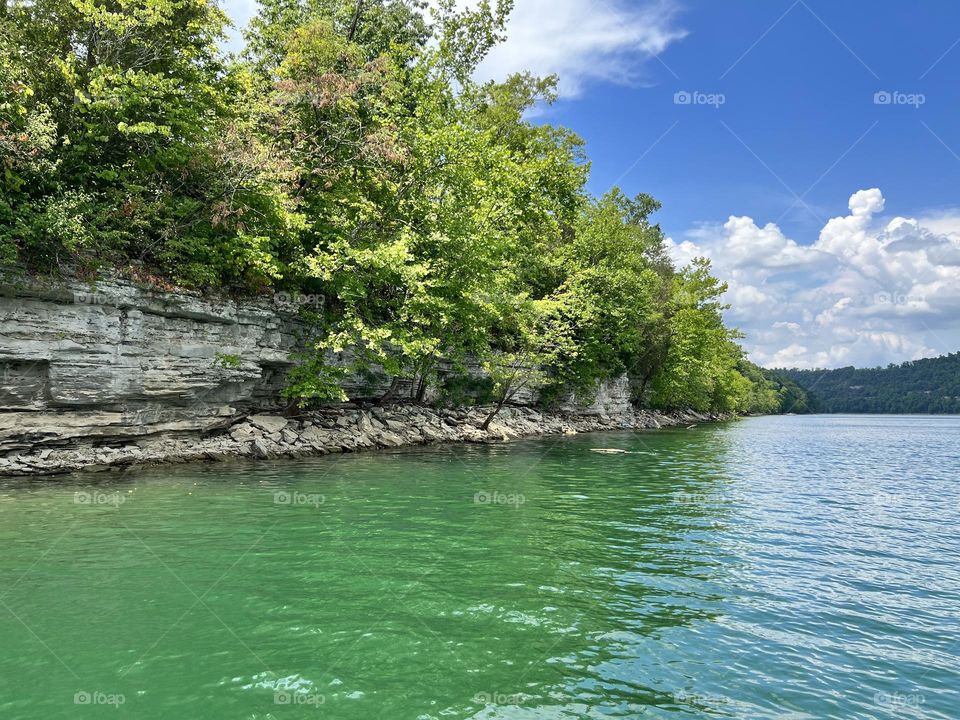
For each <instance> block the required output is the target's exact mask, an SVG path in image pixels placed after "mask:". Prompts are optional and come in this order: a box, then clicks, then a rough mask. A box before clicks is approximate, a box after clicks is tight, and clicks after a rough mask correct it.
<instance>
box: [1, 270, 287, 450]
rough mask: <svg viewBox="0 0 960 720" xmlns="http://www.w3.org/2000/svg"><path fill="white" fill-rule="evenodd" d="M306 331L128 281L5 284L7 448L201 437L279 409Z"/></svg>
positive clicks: (272, 314) (268, 312) (275, 313)
mask: <svg viewBox="0 0 960 720" xmlns="http://www.w3.org/2000/svg"><path fill="white" fill-rule="evenodd" d="M300 331H301V325H300V323H299V322H298V319H297V316H296V315H295V314H293V313H291V312H288V311H284V310H282V309H280V308H277V307H272V306H271V305H270V304H269V303H264V304H262V305H257V304H238V303H234V302H227V301H213V300H208V299H206V298H203V297H200V296H199V295H194V294H190V293H186V292H160V291H155V290H146V289H141V288H138V287H136V286H135V285H133V284H131V283H129V282H125V281H120V280H110V279H106V280H99V281H97V283H96V284H95V285H88V284H85V283H83V282H80V281H76V280H73V281H58V282H57V283H55V284H46V283H43V282H38V281H33V280H30V281H25V280H22V279H15V280H11V279H9V278H7V279H5V280H3V281H0V411H3V412H2V413H0V451H3V450H10V449H16V448H21V447H24V446H29V445H35V444H37V443H41V444H48V445H63V444H69V443H71V442H73V441H75V440H78V439H81V438H97V439H99V440H101V441H109V440H113V439H116V440H128V439H131V438H136V437H138V436H149V435H156V434H158V433H164V434H176V433H197V432H203V431H205V430H207V429H208V428H210V427H212V426H215V425H217V424H219V423H222V422H223V421H224V420H226V419H228V418H229V417H230V416H232V415H235V414H238V413H239V412H241V411H242V410H245V409H247V408H258V407H265V408H269V407H272V406H275V405H276V403H277V393H278V391H279V389H280V388H281V387H282V386H283V382H284V378H285V375H286V372H287V369H288V368H289V367H290V365H291V363H292V361H291V359H290V353H291V352H292V351H293V349H294V348H295V346H296V343H297V338H298V334H300Z"/></svg>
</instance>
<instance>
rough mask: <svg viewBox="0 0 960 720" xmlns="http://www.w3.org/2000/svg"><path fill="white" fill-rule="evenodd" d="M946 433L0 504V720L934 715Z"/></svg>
mask: <svg viewBox="0 0 960 720" xmlns="http://www.w3.org/2000/svg"><path fill="white" fill-rule="evenodd" d="M958 439H960V418H955V417H949V418H948V417H932V418H931V417H876V416H874V417H867V416H829V417H827V416H814V417H779V418H752V419H747V420H743V421H738V422H733V423H727V424H721V425H701V426H699V427H696V428H694V429H692V430H686V429H681V430H664V431H655V432H643V433H604V434H596V435H581V436H576V437H564V438H547V439H538V440H530V441H522V442H516V443H511V444H505V445H496V446H480V447H477V446H461V445H457V446H444V447H431V448H420V449H415V450H406V451H397V452H390V453H371V454H363V455H352V456H331V457H324V458H317V459H313V460H305V461H278V462H276V463H258V464H250V463H237V464H229V465H224V464H213V465H206V466H190V467H187V466H179V467H178V466H174V467H169V468H162V469H158V470H153V471H149V472H139V473H133V474H129V475H125V476H119V477H118V476H110V477H109V478H107V479H105V480H101V481H100V482H99V483H98V484H91V482H92V479H93V478H94V476H90V477H89V478H87V477H83V476H77V477H73V478H66V479H60V480H57V481H55V482H43V483H38V482H30V483H23V482H19V483H15V484H7V485H3V486H0V718H3V719H4V720H7V719H9V718H44V719H46V720H49V719H56V718H78V717H79V718H83V717H95V716H96V717H109V718H122V717H130V718H138V719H139V718H144V719H147V720H149V719H152V718H205V719H210V720H216V719H219V718H232V719H233V718H251V719H253V718H257V719H260V718H303V717H323V718H337V719H339V718H343V719H345V720H352V719H354V718H356V719H357V720H360V719H362V720H368V719H373V718H384V719H386V720H405V719H408V718H409V719H411V720H426V719H428V718H436V719H438V720H440V719H444V720H446V719H457V718H477V719H479V718H484V719H495V718H496V719H503V718H510V719H516V720H526V719H528V718H529V719H533V718H536V719H543V718H550V719H553V718H558V719H559V718H609V717H620V718H638V717H643V718H648V717H649V718H703V717H733V718H811V719H813V718H900V717H914V718H951V719H953V718H958V717H960V533H958V530H960V485H958V482H960V480H958V478H960V448H958ZM595 447H616V448H622V449H627V450H631V451H634V453H633V454H625V455H612V454H598V453H594V452H591V448H595ZM97 479H98V480H99V479H100V478H99V476H97Z"/></svg>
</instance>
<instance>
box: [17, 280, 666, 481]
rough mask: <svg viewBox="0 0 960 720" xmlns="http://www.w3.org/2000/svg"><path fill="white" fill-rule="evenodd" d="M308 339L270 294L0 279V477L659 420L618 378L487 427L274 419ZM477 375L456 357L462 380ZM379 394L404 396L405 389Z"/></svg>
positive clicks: (370, 387)
mask: <svg viewBox="0 0 960 720" xmlns="http://www.w3.org/2000/svg"><path fill="white" fill-rule="evenodd" d="M308 337H309V328H308V326H307V325H305V324H304V323H303V322H301V320H300V318H299V316H298V314H297V312H296V308H293V307H291V306H290V305H289V303H284V302H275V301H274V299H273V298H267V299H265V300H264V301H262V302H259V303H257V302H245V303H238V302H235V301H232V300H229V299H223V298H213V297H205V296H201V295H200V294H197V293H190V292H185V291H176V292H167V291H162V290H157V289H150V288H145V287H140V286H138V285H135V284H133V283H131V282H129V281H126V280H121V279H118V278H105V279H99V280H97V281H96V282H95V283H92V284H91V283H87V282H84V281H80V280H57V281H55V282H54V281H42V280H37V279H35V278H27V277H25V276H18V275H11V274H7V275H2V274H0V475H3V474H12V473H22V472H28V471H30V472H32V471H34V470H36V471H37V472H62V471H65V470H66V469H70V468H77V467H86V466H88V465H90V466H98V467H104V468H110V467H116V466H117V465H119V464H130V463H139V462H154V461H160V460H190V459H211V458H216V457H221V456H223V457H226V456H235V455H247V456H251V455H253V456H258V457H275V456H278V455H282V454H285V453H286V454H289V453H291V452H295V453H306V452H312V453H316V454H324V453H331V452H341V451H350V450H355V449H364V448H373V447H399V446H401V445H410V444H417V443H427V442H448V441H455V440H460V441H463V440H467V441H476V442H488V441H490V440H491V439H508V438H513V437H518V436H523V435H532V434H544V433H562V432H565V431H566V430H567V429H571V427H572V426H569V424H568V423H567V422H566V421H565V420H564V419H563V418H562V417H561V416H571V417H580V418H591V421H590V423H588V424H587V425H582V424H581V425H578V426H577V429H583V428H586V427H589V428H593V429H596V428H602V427H607V426H611V425H610V422H612V423H613V425H612V426H630V427H636V426H638V423H641V422H642V423H647V424H650V425H654V424H657V423H659V422H660V420H658V419H656V418H655V417H654V416H650V415H644V416H643V418H642V419H641V418H640V417H639V416H635V415H634V413H633V410H632V408H631V407H630V404H629V394H630V388H629V385H628V383H627V381H626V378H623V379H620V380H617V381H615V382H612V383H606V384H604V385H601V386H600V387H599V388H598V389H597V392H596V395H595V397H592V398H589V399H587V400H584V401H581V400H580V399H578V398H574V397H571V398H569V399H568V400H567V401H566V402H565V403H563V404H562V405H561V406H560V407H559V408H557V409H556V410H557V411H558V412H556V413H553V414H547V413H541V412H540V411H537V410H533V409H530V408H527V407H514V408H511V407H507V408H504V409H503V411H502V413H501V415H500V416H499V417H498V421H497V423H495V424H493V425H492V427H491V432H483V431H480V430H478V429H477V428H478V426H479V425H480V424H481V423H482V420H483V418H484V416H485V413H486V411H485V410H482V409H480V408H472V409H468V408H459V409H453V410H442V411H436V410H434V409H431V408H427V407H420V408H412V407H410V406H406V405H398V406H395V407H390V408H387V407H385V408H372V409H370V410H358V409H356V408H355V406H338V407H331V408H327V409H323V410H322V411H320V412H317V413H315V414H314V415H312V416H311V417H309V418H308V419H305V420H304V419H300V420H289V419H288V418H286V417H282V416H281V415H280V414H279V411H280V409H281V407H283V406H284V405H285V404H286V401H285V400H283V399H282V398H281V397H280V390H281V389H282V388H283V386H284V384H285V382H286V375H287V372H288V371H289V369H290V368H291V367H292V366H293V363H294V356H295V353H296V351H297V350H298V349H299V348H301V347H303V345H304V343H305V341H306V340H307V338H308ZM332 360H333V361H334V362H342V363H348V362H349V360H350V358H349V356H348V354H343V355H340V356H337V357H334V358H332ZM447 371H449V368H444V367H441V368H440V372H441V373H443V372H447ZM479 372H480V370H479V366H476V365H475V364H474V365H472V366H471V367H470V374H471V375H473V376H475V379H476V376H477V375H478V373H479ZM389 386H390V378H388V377H385V376H384V375H383V373H379V374H378V373H377V372H367V373H364V374H363V375H360V374H358V375H356V376H351V377H348V378H346V379H345V380H344V381H343V388H344V390H345V392H346V393H347V395H348V396H349V397H351V398H370V397H376V396H380V395H382V394H383V393H385V392H386V391H387V389H388V388H389ZM395 390H396V394H397V396H398V397H404V396H408V395H409V390H410V384H409V382H407V384H406V385H403V384H401V386H400V387H399V388H395ZM429 399H430V396H429V395H428V400H429ZM465 401H466V402H467V403H468V404H469V402H470V401H469V399H466V400H465ZM535 402H536V394H535V393H534V392H530V391H528V392H527V393H526V394H524V395H523V396H522V397H517V398H514V403H515V405H517V406H524V405H530V404H533V403H535ZM611 418H612V420H611ZM111 453H113V454H114V455H115V457H114V455H111ZM41 454H42V457H41ZM61 455H62V456H61ZM68 456H69V457H68ZM111 458H114V459H111Z"/></svg>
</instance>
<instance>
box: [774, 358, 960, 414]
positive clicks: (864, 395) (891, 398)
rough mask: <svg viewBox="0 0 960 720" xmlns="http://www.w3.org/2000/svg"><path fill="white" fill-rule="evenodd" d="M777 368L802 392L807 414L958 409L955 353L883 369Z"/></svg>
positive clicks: (959, 372) (959, 369)
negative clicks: (807, 403)
mask: <svg viewBox="0 0 960 720" xmlns="http://www.w3.org/2000/svg"><path fill="white" fill-rule="evenodd" d="M777 372H778V373H779V374H780V375H782V376H784V377H786V378H789V379H790V380H792V381H793V382H795V383H797V384H798V385H799V386H801V387H803V388H804V389H805V390H806V392H807V393H808V394H809V395H810V404H809V408H808V410H809V411H811V412H826V413H934V414H955V413H960V353H952V354H949V355H944V356H942V357H937V358H926V359H923V360H913V361H911V362H905V363H902V364H900V365H888V366H887V367H885V368H880V367H877V368H861V369H858V368H853V367H845V368H838V369H836V370H778V371H777ZM794 412H800V411H799V410H796V411H794Z"/></svg>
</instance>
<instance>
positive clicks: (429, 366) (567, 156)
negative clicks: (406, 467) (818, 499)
mask: <svg viewBox="0 0 960 720" xmlns="http://www.w3.org/2000/svg"><path fill="white" fill-rule="evenodd" d="M510 9H511V3H510V2H508V1H505V0H502V1H500V2H497V3H495V4H491V3H488V2H481V3H478V4H476V5H475V7H474V9H471V10H463V9H461V8H460V6H459V5H458V4H457V3H455V2H453V0H441V1H440V2H437V3H432V4H431V9H428V8H427V4H426V3H423V2H419V1H417V0H408V1H406V2H405V1H402V0H368V1H366V2H364V1H363V0H360V1H356V0H262V2H260V11H259V14H258V15H257V17H256V18H255V19H254V21H253V22H252V24H251V26H250V27H249V29H248V30H247V32H246V49H245V51H244V52H243V53H242V54H241V56H239V57H233V56H228V55H225V54H224V53H223V52H222V50H221V49H220V44H221V41H222V38H223V31H224V27H225V24H226V22H227V20H226V17H225V16H224V14H223V12H222V11H221V9H220V8H219V7H218V6H217V5H216V4H215V3H214V2H212V1H211V0H31V1H30V2H27V1H26V0H0V165H2V172H0V256H2V258H3V260H4V261H5V262H7V263H14V264H17V265H18V266H19V267H26V268H27V269H29V271H31V272H36V273H46V274H74V275H77V274H79V275H81V276H87V277H91V278H92V277H95V274H96V273H97V272H98V271H100V270H103V269H110V270H113V271H119V272H121V273H123V274H126V275H128V276H131V277H134V278H136V279H138V280H142V281H144V282H153V283H161V284H162V283H173V284H177V285H181V286H185V287H192V288H198V289H201V290H204V291H206V292H216V293H224V294H230V295H233V296H259V297H266V298H269V297H271V296H274V297H276V295H277V294H278V293H279V294H282V295H283V296H284V297H289V296H290V293H291V292H293V293H294V295H295V296H297V297H303V298H306V299H307V302H305V303H304V304H303V307H302V308H301V309H302V311H303V312H304V314H305V316H308V317H310V318H311V319H312V320H313V322H314V323H315V340H314V341H313V347H314V350H315V351H314V352H311V353H309V354H307V355H305V356H304V357H303V358H301V364H300V366H299V368H298V369H297V371H296V372H295V373H294V376H293V378H292V384H291V386H290V387H289V388H288V393H289V395H290V396H291V397H292V398H293V399H296V400H300V401H306V400H309V399H311V398H320V399H328V398H337V397H339V396H340V394H341V391H340V389H339V386H338V384H337V380H338V379H339V376H340V374H341V373H342V372H344V369H343V368H341V367H336V366H334V365H332V364H330V363H329V361H328V358H329V357H330V352H331V351H338V350H341V349H344V348H351V349H353V350H354V351H355V354H356V358H357V359H356V364H357V367H358V369H363V368H366V367H373V366H376V367H379V368H383V369H384V370H385V371H386V372H387V373H388V374H389V375H391V376H393V377H394V378H395V379H397V380H399V379H407V380H410V379H412V380H413V381H414V383H413V386H414V387H415V388H416V392H415V394H416V395H418V396H420V397H422V396H423V393H424V391H425V389H426V388H427V387H428V386H429V385H430V384H431V383H435V382H436V380H437V373H436V370H437V367H438V363H439V362H440V361H441V360H447V361H453V362H454V363H462V362H463V361H464V360H465V359H466V358H479V359H480V360H481V361H482V362H483V364H484V366H485V367H486V369H487V371H488V373H489V374H490V376H491V377H492V378H493V380H494V390H493V397H492V398H491V399H493V400H500V401H501V402H506V401H508V400H509V399H510V398H511V397H512V394H513V393H515V392H516V391H517V390H518V389H520V388H521V387H525V386H530V385H537V386H540V387H541V389H542V390H543V396H544V397H546V398H549V397H551V396H552V395H555V394H557V393H560V392H565V391H567V390H570V389H575V390H584V391H589V389H590V388H592V387H594V386H596V384H597V382H598V381H601V380H604V379H608V378H611V377H615V376H618V375H621V374H623V373H627V374H629V375H630V377H631V380H632V385H633V387H634V391H635V395H636V401H637V403H638V404H643V405H648V406H654V407H658V408H667V409H670V408H694V409H698V410H708V409H709V410H720V411H741V412H749V411H759V412H773V411H777V410H780V409H781V408H783V407H785V405H784V402H785V401H786V402H787V405H789V406H792V404H793V399H792V397H791V394H792V393H793V391H792V390H790V389H789V388H788V389H787V390H786V391H785V390H784V388H783V386H782V385H781V384H779V383H778V382H776V381H774V382H771V381H770V378H768V377H766V376H765V375H764V374H762V373H760V372H759V371H758V370H757V369H756V368H755V367H753V366H751V365H750V364H749V363H747V362H746V360H745V359H744V357H743V353H742V351H741V349H740V347H739V346H738V344H737V338H738V333H737V332H736V331H735V330H733V329H731V328H727V327H726V326H725V325H724V323H723V319H722V315H721V313H722V310H723V309H724V305H723V304H722V303H721V301H720V297H721V295H722V294H723V293H724V291H725V288H726V286H725V285H724V283H723V282H721V281H720V280H718V279H716V278H714V277H713V276H712V275H711V271H710V266H709V264H708V262H707V261H705V260H697V261H695V262H693V263H692V264H691V265H689V266H688V267H683V268H677V267H674V265H673V263H672V262H671V260H670V259H669V257H668V256H667V254H666V251H665V238H664V235H663V233H662V232H661V229H660V227H659V226H658V225H657V224H656V222H655V221H654V220H653V215H654V214H655V212H656V211H657V210H658V208H659V207H660V205H659V203H658V202H657V201H656V200H654V199H653V198H652V197H650V196H648V195H644V194H641V195H637V196H636V197H628V196H626V195H624V194H623V193H622V192H621V191H620V190H618V189H616V188H613V189H611V190H610V192H609V193H607V194H605V195H604V196H603V197H599V198H596V197H591V196H590V195H589V194H588V193H587V191H586V189H585V183H586V179H587V175H588V171H589V165H588V162H587V160H586V158H585V155H584V144H583V141H582V140H581V139H580V138H579V137H578V136H577V135H576V134H575V133H573V132H572V131H570V130H568V129H565V128H561V127H553V126H551V125H549V124H543V123H539V122H533V121H531V120H530V119H528V118H529V116H530V112H529V111H530V110H532V109H534V108H535V107H537V106H538V105H541V104H546V103H550V102H552V101H553V100H554V99H555V97H556V94H555V90H556V86H557V79H556V78H554V77H546V78H537V77H533V76H531V75H529V74H519V75H514V76H512V77H510V78H507V79H506V80H504V81H503V82H488V83H478V82H476V81H475V80H474V79H473V77H474V70H475V68H476V67H477V65H478V63H479V62H480V61H481V60H482V59H483V58H484V56H485V55H486V54H487V52H488V51H489V50H490V49H491V48H492V47H493V46H494V45H495V44H496V43H498V42H500V41H501V40H502V37H503V32H504V27H505V19H506V17H507V15H508V13H509V12H510ZM397 384H399V383H397ZM384 400H385V401H386V400H389V398H385V399H384Z"/></svg>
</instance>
